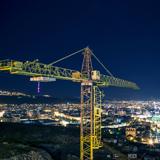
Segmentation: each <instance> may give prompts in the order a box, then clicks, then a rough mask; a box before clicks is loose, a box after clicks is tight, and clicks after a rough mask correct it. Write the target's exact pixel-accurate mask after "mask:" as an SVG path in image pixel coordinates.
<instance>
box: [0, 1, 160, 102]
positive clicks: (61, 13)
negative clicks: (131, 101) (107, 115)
mask: <svg viewBox="0 0 160 160" xmlns="http://www.w3.org/2000/svg"><path fill="white" fill-rule="evenodd" d="M159 8H160V2H159V1H158V0H157V1H155V0H152V1H151V0H134V1H129V0H114V1H113V0H111V1H106V0H101V1H99V0H97V1H94V0H84V1H83V0H80V1H75V0H64V1H61V0H57V1H56V0H54V1H53V0H50V1H49V0H46V1H44V0H34V1H33V0H27V1H22V0H14V1H13V0H10V1H9V0H5V1H0V22H1V24H0V59H5V58H11V59H17V60H34V59H39V60H40V61H41V62H44V63H49V62H52V61H54V60H56V59H58V58H60V57H63V56H64V55H66V54H67V53H71V52H74V51H76V50H79V49H81V48H84V47H85V46H89V47H90V48H91V49H92V50H93V52H94V53H95V54H96V55H97V57H99V59H100V60H101V61H102V62H103V63H104V64H105V65H106V66H107V67H108V68H109V69H110V70H111V72H112V73H113V74H114V75H115V76H117V77H120V78H124V79H128V80H132V81H135V82H136V83H137V84H138V85H139V86H140V87H141V91H138V92H137V91H130V90H128V89H123V90H122V89H105V92H106V94H107V96H108V97H115V98H117V97H122V98H126V97H127V98H137V99H143V98H159V97H160V74H159V69H160V63H159V61H160V11H159ZM80 57H81V58H80ZM81 60H82V56H78V55H77V56H75V57H74V58H72V59H70V60H69V59H68V60H66V61H64V63H59V64H57V65H58V66H62V67H67V68H72V69H80V68H81ZM94 63H95V62H94ZM97 67H98V66H97V65H95V68H97ZM98 69H99V68H98ZM101 71H103V70H101ZM79 87H80V86H79V85H78V84H73V83H71V82H64V81H57V82H55V83H47V84H42V88H43V92H44V93H51V94H54V95H57V96H65V95H67V96H68V95H70V96H79V92H80V91H79ZM0 88H1V89H11V90H13V89H15V90H19V91H24V92H27V93H28V92H31V93H34V92H35V88H36V85H35V84H33V83H31V82H29V81H28V78H27V77H23V76H13V75H7V74H1V75H0Z"/></svg>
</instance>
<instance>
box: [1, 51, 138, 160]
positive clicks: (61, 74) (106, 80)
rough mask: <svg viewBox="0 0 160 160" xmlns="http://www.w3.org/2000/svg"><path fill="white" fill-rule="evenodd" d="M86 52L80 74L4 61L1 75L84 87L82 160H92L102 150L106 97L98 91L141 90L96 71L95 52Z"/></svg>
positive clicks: (81, 135)
mask: <svg viewBox="0 0 160 160" xmlns="http://www.w3.org/2000/svg"><path fill="white" fill-rule="evenodd" d="M83 51H84V53H83V54H84V58H83V63H82V69H81V72H80V71H77V70H71V69H66V68H61V67H56V66H53V65H50V64H43V63H39V62H38V61H37V60H36V61H32V62H30V61H26V62H21V61H16V60H1V61H0V71H8V72H9V73H10V74H16V75H25V76H30V77H48V78H56V79H62V80H71V81H73V82H79V83H81V123H80V160H93V150H94V149H99V148H100V147H102V142H101V113H102V98H103V93H102V91H101V90H100V89H99V87H110V86H112V87H122V88H130V89H138V86H137V85H136V84H135V83H133V82H129V81H126V80H123V79H119V78H115V77H113V76H107V75H103V74H100V72H99V71H94V70H93V67H92V61H91V56H92V51H91V50H90V49H89V48H85V49H84V50H83ZM68 57H69V56H68ZM96 58H97V57H96ZM62 59H64V58H62ZM58 61H59V60H58ZM40 79H41V78H40ZM45 79H46V78H45ZM41 80H42V79H41Z"/></svg>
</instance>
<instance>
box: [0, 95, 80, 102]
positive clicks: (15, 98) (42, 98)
mask: <svg viewBox="0 0 160 160" xmlns="http://www.w3.org/2000/svg"><path fill="white" fill-rule="evenodd" d="M66 102H70V103H79V102H80V100H79V99H78V98H70V97H67V98H55V97H50V96H49V97H48V96H2V95H0V103H1V104H22V103H29V104H38V103H66Z"/></svg>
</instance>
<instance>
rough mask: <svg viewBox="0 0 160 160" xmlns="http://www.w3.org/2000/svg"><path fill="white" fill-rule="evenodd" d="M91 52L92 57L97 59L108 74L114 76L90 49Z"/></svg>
mask: <svg viewBox="0 0 160 160" xmlns="http://www.w3.org/2000/svg"><path fill="white" fill-rule="evenodd" d="M91 53H92V55H93V57H94V58H95V59H96V60H97V62H98V63H99V64H100V65H101V66H102V67H103V68H104V69H105V71H106V72H107V73H108V74H109V75H110V76H112V77H114V76H113V74H112V73H111V72H110V71H109V70H108V69H107V68H106V67H105V65H104V64H103V63H102V62H101V61H100V60H99V59H98V58H97V56H96V55H95V54H94V53H93V52H92V51H91Z"/></svg>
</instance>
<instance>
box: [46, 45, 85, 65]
mask: <svg viewBox="0 0 160 160" xmlns="http://www.w3.org/2000/svg"><path fill="white" fill-rule="evenodd" d="M84 49H85V48H83V49H80V50H78V51H76V52H74V53H71V54H69V55H67V56H65V57H63V58H60V59H58V60H56V61H54V62H52V63H50V64H49V65H53V64H56V63H58V62H60V61H63V60H65V59H67V58H69V57H71V56H74V55H75V54H77V53H80V52H82V51H83V50H84Z"/></svg>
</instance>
